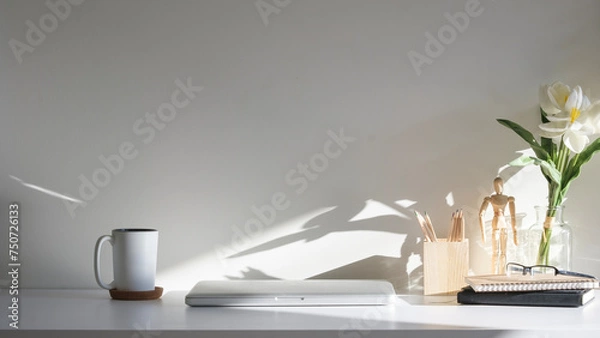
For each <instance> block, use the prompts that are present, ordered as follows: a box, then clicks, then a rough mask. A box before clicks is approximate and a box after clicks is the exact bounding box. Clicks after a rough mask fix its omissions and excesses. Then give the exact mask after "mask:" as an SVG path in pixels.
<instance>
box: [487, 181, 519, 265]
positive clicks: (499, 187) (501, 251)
mask: <svg viewBox="0 0 600 338" xmlns="http://www.w3.org/2000/svg"><path fill="white" fill-rule="evenodd" d="M503 190H504V181H503V180H502V178H500V177H496V178H495V179H494V191H495V192H496V193H495V194H492V195H491V196H488V197H486V198H484V199H483V203H482V204H481V208H480V209H479V227H480V229H481V240H482V241H483V243H485V223H484V221H483V215H484V214H485V211H486V209H487V208H488V206H489V205H490V204H491V205H492V208H493V210H494V217H493V218H492V273H499V274H502V273H504V272H505V265H506V244H507V243H506V242H507V237H508V230H507V228H506V220H505V217H504V209H505V208H506V205H508V209H509V212H510V222H511V225H512V229H513V242H514V243H515V245H517V219H516V216H515V198H514V197H512V196H506V195H504V194H502V192H503Z"/></svg>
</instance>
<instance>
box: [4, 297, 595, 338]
mask: <svg viewBox="0 0 600 338" xmlns="http://www.w3.org/2000/svg"><path fill="white" fill-rule="evenodd" d="M19 291H20V292H19V330H14V329H12V328H10V327H9V326H8V323H9V318H8V316H7V314H8V309H7V308H8V306H10V298H9V295H8V293H7V290H1V294H0V306H1V308H2V309H3V311H2V313H3V315H2V318H1V319H0V336H2V337H5V336H10V335H14V336H19V334H20V333H24V331H23V330H25V331H27V330H43V331H37V332H38V333H39V334H40V336H44V337H48V336H49V335H48V332H49V331H50V332H51V331H55V333H59V332H60V334H59V335H56V336H61V337H65V336H67V335H66V334H65V333H69V332H66V331H70V330H79V331H81V330H102V331H103V332H104V333H106V334H107V336H111V337H119V336H123V337H128V338H135V337H139V338H150V337H157V336H160V337H161V338H162V337H171V336H178V337H179V336H181V337H187V336H190V337H191V336H198V333H199V332H202V333H203V334H202V337H208V336H215V337H233V336H238V335H236V332H237V333H239V334H241V335H239V336H240V337H250V336H252V335H251V333H252V332H254V333H260V334H259V335H257V336H260V337H268V336H273V337H277V336H284V335H287V336H290V337H296V336H297V337H301V336H311V337H314V336H324V337H325V336H327V337H367V336H368V337H384V336H385V337H387V336H390V337H391V336H395V337H398V336H403V337H404V336H406V334H409V335H410V334H413V335H417V336H422V335H423V334H424V335H425V336H427V337H429V336H432V335H434V336H437V334H439V336H440V337H450V336H457V337H464V336H474V337H484V336H490V337H492V336H493V337H499V336H502V337H507V336H518V337H531V336H532V335H531V334H534V335H533V337H554V336H559V337H563V336H570V337H572V338H574V337H588V336H589V337H600V291H598V290H596V297H597V299H595V300H594V301H592V302H591V303H589V304H587V305H586V306H584V307H580V308H548V307H543V308H542V307H540V308H532V307H505V306H467V305H460V304H457V303H456V297H450V296H444V297H431V296H430V297H423V296H398V299H397V302H396V304H395V305H390V306H379V307H377V306H375V307H295V308H292V307H278V308H276V307H271V308H192V307H188V306H186V305H185V304H184V297H185V294H186V293H187V291H170V292H166V293H165V294H164V295H163V296H162V298H161V299H159V300H153V301H118V300H111V299H110V296H109V295H108V292H107V291H105V290H100V289H98V290H37V289H36V290H34V289H31V290H30V289H25V290H24V289H21V290H19ZM17 331H21V332H20V333H19V332H17ZM574 331H576V334H575V335H573V332H574ZM72 332H76V331H72ZM119 332H120V333H122V335H117V334H116V333H119ZM28 333H29V334H27V335H25V334H23V335H21V336H24V337H25V336H26V337H30V336H31V334H32V333H35V331H28ZM90 333H91V332H88V333H87V334H86V335H87V336H90ZM186 333H187V334H188V335H185V334H186ZM284 333H285V334H284ZM249 334H250V335H249ZM290 334H291V335H290ZM92 336H98V335H92Z"/></svg>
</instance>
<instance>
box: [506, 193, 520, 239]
mask: <svg viewBox="0 0 600 338" xmlns="http://www.w3.org/2000/svg"><path fill="white" fill-rule="evenodd" d="M508 209H509V211H510V224H511V225H512V230H513V242H514V243H515V245H519V244H518V242H517V217H516V214H515V198H514V197H512V196H510V197H509V198H508Z"/></svg>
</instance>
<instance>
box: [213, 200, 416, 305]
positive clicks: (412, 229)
mask: <svg viewBox="0 0 600 338" xmlns="http://www.w3.org/2000/svg"><path fill="white" fill-rule="evenodd" d="M386 205H387V204H386ZM364 207H365V202H363V201H356V202H355V203H350V204H346V205H342V206H339V207H336V208H334V209H332V210H330V211H328V212H326V213H323V214H320V215H318V216H316V217H314V218H313V219H311V220H309V221H308V222H306V223H305V224H304V225H303V226H302V230H300V231H298V232H296V233H292V234H289V235H285V236H281V237H279V238H276V239H273V240H271V241H268V242H265V243H262V244H260V245H257V246H255V247H252V248H250V249H247V250H244V251H241V252H239V253H236V254H234V255H231V256H230V257H228V258H229V259H232V258H238V257H242V256H246V255H251V254H255V253H259V252H263V251H267V250H273V249H276V248H278V247H281V246H284V245H288V244H291V243H295V242H310V241H315V240H318V239H320V238H322V237H324V236H327V235H329V234H332V233H336V232H348V231H379V232H389V233H395V234H404V235H406V237H405V240H404V242H403V243H402V246H401V248H400V252H399V256H400V257H387V256H381V255H375V256H371V257H368V258H365V259H362V260H359V261H355V262H352V263H349V264H347V265H344V266H340V267H337V268H336V269H333V270H330V271H327V272H324V273H320V274H317V275H314V276H311V277H309V279H384V280H388V281H390V282H391V283H392V284H393V285H394V288H395V289H396V292H398V293H404V294H407V293H411V292H420V291H421V287H422V282H421V279H422V269H421V268H420V267H419V268H416V269H412V271H410V272H407V271H408V270H409V260H410V259H411V257H412V258H415V257H416V255H419V256H420V255H421V254H422V245H421V241H420V237H419V236H421V233H420V229H419V227H418V226H417V225H416V223H415V221H414V220H412V219H410V218H408V217H407V216H405V215H404V213H405V212H406V211H404V212H402V211H398V210H396V209H393V210H395V211H396V213H397V215H386V216H377V217H371V218H366V219H361V220H356V221H353V220H352V219H353V218H355V216H356V215H357V214H359V213H360V212H361V210H363V209H364ZM390 210H391V207H390ZM411 213H412V211H411ZM225 277H226V278H229V279H277V278H276V277H274V276H271V275H268V274H266V273H264V272H263V271H261V270H258V269H255V268H252V267H248V268H247V270H245V271H242V276H241V277H234V276H225Z"/></svg>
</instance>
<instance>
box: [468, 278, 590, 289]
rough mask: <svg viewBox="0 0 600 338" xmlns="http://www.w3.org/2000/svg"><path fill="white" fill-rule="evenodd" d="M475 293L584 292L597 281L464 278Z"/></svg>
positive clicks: (578, 279) (582, 279) (577, 279)
mask: <svg viewBox="0 0 600 338" xmlns="http://www.w3.org/2000/svg"><path fill="white" fill-rule="evenodd" d="M465 281H466V282H467V284H469V285H470V286H471V287H472V288H473V290H475V292H511V291H544V290H584V289H595V288H598V279H596V278H586V277H578V276H568V275H556V276H552V275H550V276H549V275H534V276H530V275H527V276H523V275H512V276H506V275H480V276H468V277H465Z"/></svg>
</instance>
